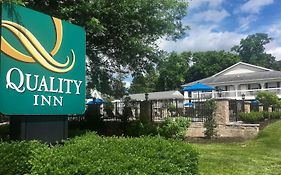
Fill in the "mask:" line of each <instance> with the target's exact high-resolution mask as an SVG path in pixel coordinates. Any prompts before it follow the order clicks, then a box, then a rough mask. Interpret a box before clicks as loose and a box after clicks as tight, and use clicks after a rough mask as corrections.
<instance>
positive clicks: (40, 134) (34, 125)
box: [10, 115, 68, 143]
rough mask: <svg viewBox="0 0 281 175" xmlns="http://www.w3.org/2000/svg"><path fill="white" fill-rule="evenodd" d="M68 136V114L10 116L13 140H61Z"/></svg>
mask: <svg viewBox="0 0 281 175" xmlns="http://www.w3.org/2000/svg"><path fill="white" fill-rule="evenodd" d="M67 136H68V120H67V116H39V115H36V116H35V115H32V116H10V138H11V140H20V141H21V140H40V141H42V142H47V143H55V142H60V141H61V140H63V139H66V138H67Z"/></svg>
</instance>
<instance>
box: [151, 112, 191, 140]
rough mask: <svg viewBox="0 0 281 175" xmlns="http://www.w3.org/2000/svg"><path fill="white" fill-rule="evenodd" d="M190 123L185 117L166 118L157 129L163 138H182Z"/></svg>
mask: <svg viewBox="0 0 281 175" xmlns="http://www.w3.org/2000/svg"><path fill="white" fill-rule="evenodd" d="M189 125H190V120H189V119H188V118H186V117H177V118H175V119H171V118H167V119H166V120H165V121H164V122H163V123H161V124H160V126H159V127H158V129H157V132H158V134H159V135H160V136H163V137H165V138H175V139H184V138H185V134H186V129H187V128H188V127H189Z"/></svg>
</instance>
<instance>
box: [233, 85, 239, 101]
mask: <svg viewBox="0 0 281 175" xmlns="http://www.w3.org/2000/svg"><path fill="white" fill-rule="evenodd" d="M233 86H234V89H235V98H236V99H237V97H238V86H239V85H238V84H235V85H233Z"/></svg>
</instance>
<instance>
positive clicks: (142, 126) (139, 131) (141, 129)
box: [126, 121, 158, 137]
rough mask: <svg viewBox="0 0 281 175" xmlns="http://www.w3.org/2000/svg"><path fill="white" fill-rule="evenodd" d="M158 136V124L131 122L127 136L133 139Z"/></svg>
mask: <svg viewBox="0 0 281 175" xmlns="http://www.w3.org/2000/svg"><path fill="white" fill-rule="evenodd" d="M157 134H158V133H157V125H156V124H152V123H142V122H140V121H136V122H131V123H130V124H129V125H128V127H127V129H126V135H128V136H133V137H139V136H155V135H157Z"/></svg>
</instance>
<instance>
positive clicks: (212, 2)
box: [189, 0, 224, 9]
mask: <svg viewBox="0 0 281 175" xmlns="http://www.w3.org/2000/svg"><path fill="white" fill-rule="evenodd" d="M223 2H224V0H190V1H189V8H190V9H197V8H199V7H201V6H203V5H208V7H209V8H217V7H220V6H221V5H222V3H223Z"/></svg>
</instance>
